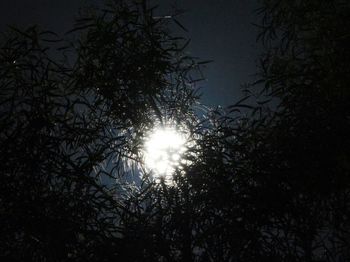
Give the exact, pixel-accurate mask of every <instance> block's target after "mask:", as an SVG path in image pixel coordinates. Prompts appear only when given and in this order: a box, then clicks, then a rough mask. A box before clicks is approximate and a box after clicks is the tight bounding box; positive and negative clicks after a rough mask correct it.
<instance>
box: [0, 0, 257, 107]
mask: <svg viewBox="0 0 350 262" xmlns="http://www.w3.org/2000/svg"><path fill="white" fill-rule="evenodd" d="M90 2H93V1H92V0H91V1H90ZM95 2H96V1H95ZM154 2H158V3H160V9H159V13H163V14H164V15H169V14H171V7H172V6H175V7H177V8H179V9H183V10H184V11H185V13H184V14H183V15H181V16H179V17H177V19H178V20H179V21H180V22H181V23H182V24H183V25H184V26H185V27H186V28H187V29H188V33H186V32H184V31H182V32H180V31H178V32H176V33H179V34H182V35H184V36H185V37H188V38H191V44H190V46H189V48H188V50H187V52H189V53H190V55H192V56H196V57H200V58H201V59H203V60H214V62H212V63H211V64H209V65H207V66H206V68H205V69H204V75H205V77H206V78H207V80H206V81H205V82H202V83H200V84H199V86H200V87H203V88H202V89H201V93H202V95H203V96H202V102H203V103H204V104H207V105H212V106H215V105H222V106H227V105H229V104H232V103H234V102H235V101H237V100H238V99H239V98H240V97H241V96H242V93H241V85H242V84H244V83H246V82H249V81H252V79H253V75H254V74H255V72H256V69H255V61H256V59H257V57H258V55H259V53H260V51H259V46H258V44H256V42H255V39H256V34H257V32H256V31H257V30H256V28H255V27H254V26H253V25H252V23H253V22H254V20H255V15H254V10H255V9H256V8H257V7H258V4H257V0H215V1H203V0H190V1H189V0H177V1H176V0H158V1H154ZM86 4H87V1H86V0H74V1H73V0H59V1H50V0H1V1H0V30H1V31H3V30H4V29H5V28H6V25H9V24H12V25H17V26H27V25H31V24H40V25H41V27H42V28H43V29H45V30H52V31H55V32H58V33H63V32H65V31H67V30H69V29H70V28H71V27H72V25H73V23H74V18H75V17H77V13H78V11H79V8H80V7H83V6H84V5H86Z"/></svg>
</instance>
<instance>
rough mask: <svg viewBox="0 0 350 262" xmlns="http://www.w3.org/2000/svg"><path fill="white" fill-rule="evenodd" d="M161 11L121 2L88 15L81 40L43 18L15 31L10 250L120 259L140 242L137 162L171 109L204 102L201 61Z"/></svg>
mask: <svg viewBox="0 0 350 262" xmlns="http://www.w3.org/2000/svg"><path fill="white" fill-rule="evenodd" d="M152 12H153V9H152V8H150V7H148V6H147V4H146V1H139V2H136V1H135V2H133V3H129V2H128V1H111V2H109V3H108V4H107V5H106V6H105V7H104V8H103V9H101V10H97V11H92V10H89V11H87V12H86V14H85V16H83V17H82V18H81V19H79V20H78V21H77V24H76V26H75V28H74V29H73V30H72V31H71V32H70V34H68V37H70V38H71V39H73V40H69V41H68V40H61V39H60V38H59V36H57V35H56V34H54V33H53V32H48V31H40V30H39V29H38V28H37V27H31V28H28V29H26V30H23V31H21V30H18V29H15V28H12V29H11V30H10V31H9V32H8V33H7V34H5V35H4V37H3V41H2V46H1V51H0V61H1V62H0V64H1V69H0V72H1V80H0V81H1V82H0V90H1V91H0V92H1V98H0V112H1V116H0V129H1V131H0V134H1V135H0V148H1V159H0V163H1V164H0V165H1V167H0V170H1V188H0V192H1V193H0V194H1V195H0V203H1V205H0V210H1V211H0V214H1V215H0V220H1V232H0V235H1V238H0V254H1V257H2V258H3V259H5V260H16V261H23V260H25V261H68V260H69V261H71V260H74V261H80V260H81V261H86V260H88V261H91V260H94V261H95V260H98V261H110V260H112V259H116V258H122V256H123V248H125V246H128V245H132V244H131V243H125V241H127V236H126V235H125V232H126V229H125V228H126V225H125V224H124V227H123V223H125V222H128V221H130V222H129V223H131V221H132V220H133V219H135V218H134V217H133V216H130V218H129V219H128V220H127V221H126V220H125V219H124V218H125V216H129V215H130V214H132V208H131V207H129V206H127V198H126V197H125V195H127V194H129V193H130V192H129V191H128V188H127V187H126V186H125V179H126V178H125V176H126V175H128V174H129V173H130V172H131V171H132V170H131V171H130V170H128V168H125V165H126V163H127V161H131V160H130V159H136V160H137V161H138V153H137V151H138V150H139V149H140V145H141V143H142V141H141V139H142V137H143V136H144V134H145V132H146V131H147V129H149V128H150V127H151V126H152V125H154V122H156V121H162V120H163V115H164V112H166V114H167V117H169V118H172V119H174V121H181V120H182V119H183V118H184V116H191V115H192V114H193V113H192V112H191V109H190V106H191V104H192V103H193V102H194V101H195V100H196V97H195V94H194V92H195V89H194V88H193V85H191V84H190V82H189V78H190V75H189V73H190V71H191V70H195V68H196V62H195V61H194V60H193V59H191V58H190V57H186V56H184V55H183V53H182V50H183V45H184V44H185V42H184V40H183V39H181V38H180V39H179V38H175V37H172V36H171V35H170V34H169V33H168V32H167V30H166V28H167V26H166V20H165V19H161V18H158V19H154V18H153V16H152ZM136 160H135V161H136ZM123 192H124V193H123ZM127 229H128V228H127ZM123 239H124V240H125V241H124V240H123ZM125 255H129V256H131V255H132V254H131V253H130V254H125ZM138 255H140V254H138ZM135 259H136V258H135ZM140 260H141V258H140Z"/></svg>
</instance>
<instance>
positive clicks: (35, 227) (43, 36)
mask: <svg viewBox="0 0 350 262" xmlns="http://www.w3.org/2000/svg"><path fill="white" fill-rule="evenodd" d="M154 9H155V7H152V6H150V5H149V3H148V1H146V0H144V1H110V2H108V3H107V4H106V5H105V6H104V7H103V8H101V9H99V10H87V11H86V12H85V13H84V14H83V15H82V17H81V18H80V19H79V20H77V22H76V25H75V27H74V28H73V29H72V30H71V31H70V32H68V33H67V34H66V35H65V37H64V38H63V39H62V38H61V37H60V36H58V35H56V34H55V33H53V32H49V31H41V30H39V29H38V27H31V28H28V29H25V30H19V29H16V28H11V29H10V30H9V31H8V32H6V33H4V34H3V37H2V41H1V49H0V148H1V155H0V170H1V174H0V175H1V183H0V222H1V228H0V257H1V258H3V259H5V260H6V261H7V260H12V261H111V260H118V259H119V260H121V261H347V260H349V259H350V253H349V250H350V231H349V230H350V225H349V222H348V220H349V215H350V214H349V211H350V207H349V203H350V201H349V200H350V199H349V188H350V187H349V186H350V185H349V182H350V179H349V175H350V174H349V171H350V159H349V157H350V140H349V136H348V134H349V133H350V122H349V121H350V103H349V95H350V92H349V90H348V84H349V76H350V74H349V73H350V72H349V67H348V63H349V61H350V57H349V55H350V54H349V49H348V46H350V43H349V42H350V36H349V33H348V29H347V28H348V25H349V21H348V19H347V17H348V16H349V13H350V4H349V3H348V2H347V1H342V0H332V1H313V0H310V1H287V0H278V1H277V0H265V1H262V3H261V8H260V9H259V10H257V13H258V15H259V16H260V18H261V23H260V24H259V25H258V26H259V27H260V28H261V34H260V35H259V36H258V40H259V41H261V42H262V43H263V44H264V46H265V53H264V54H262V56H261V60H260V67H259V68H260V71H259V72H258V76H259V80H258V81H256V82H255V83H253V84H251V85H250V86H249V87H248V88H247V89H246V94H247V97H245V98H244V99H242V100H241V101H238V102H236V103H233V104H232V105H231V106H229V107H228V108H226V109H210V110H207V112H206V116H205V117H203V118H199V117H198V116H197V115H196V110H195V106H197V105H199V100H198V99H199V98H198V96H197V89H196V83H197V82H198V81H199V80H200V79H201V78H202V76H201V72H200V66H201V65H202V64H204V63H205V61H200V60H197V59H195V58H192V57H190V56H188V54H187V53H186V52H185V50H186V47H187V45H188V41H187V40H186V39H184V38H181V37H177V36H174V35H173V34H172V33H171V32H170V30H169V23H171V22H173V23H175V24H177V25H180V26H181V27H182V25H181V24H180V23H179V22H178V21H177V20H176V17H172V18H171V19H168V17H159V16H153V12H154ZM349 26H350V25H349ZM248 101H249V102H248ZM252 101H253V102H252ZM169 120H171V121H173V122H174V123H177V124H179V125H184V126H186V128H187V129H188V130H189V132H190V136H191V139H193V141H195V142H194V143H193V144H192V145H191V146H189V148H188V150H187V152H186V153H185V154H184V156H183V158H184V160H185V161H183V164H182V165H181V166H179V167H178V168H177V169H176V170H175V172H174V175H173V183H172V184H171V185H169V184H167V183H165V181H160V182H159V183H158V182H157V183H156V182H155V181H154V180H153V179H152V177H151V176H150V174H149V172H148V171H147V170H145V169H144V168H143V165H142V161H143V159H142V154H141V153H140V152H141V151H142V146H143V143H144V138H145V135H146V134H147V132H148V130H150V129H151V128H152V127H153V126H154V125H156V124H166V122H167V121H169Z"/></svg>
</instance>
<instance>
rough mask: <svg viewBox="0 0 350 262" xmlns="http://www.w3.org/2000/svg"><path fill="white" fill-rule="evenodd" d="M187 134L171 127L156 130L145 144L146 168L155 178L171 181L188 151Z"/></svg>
mask: <svg viewBox="0 0 350 262" xmlns="http://www.w3.org/2000/svg"><path fill="white" fill-rule="evenodd" d="M185 144H186V137H185V134H183V133H181V132H180V131H177V130H176V129H175V128H171V127H163V128H161V127H159V128H156V129H155V130H154V131H153V132H152V133H151V134H150V136H149V137H148V139H147V140H146V142H145V148H144V160H145V164H146V168H147V169H149V170H150V171H151V172H152V174H153V176H154V177H155V178H161V177H162V178H164V179H166V180H167V179H170V176H171V175H172V173H173V172H174V170H175V168H176V167H177V166H179V164H180V161H181V155H182V154H183V153H184V152H185V151H186V146H185Z"/></svg>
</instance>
